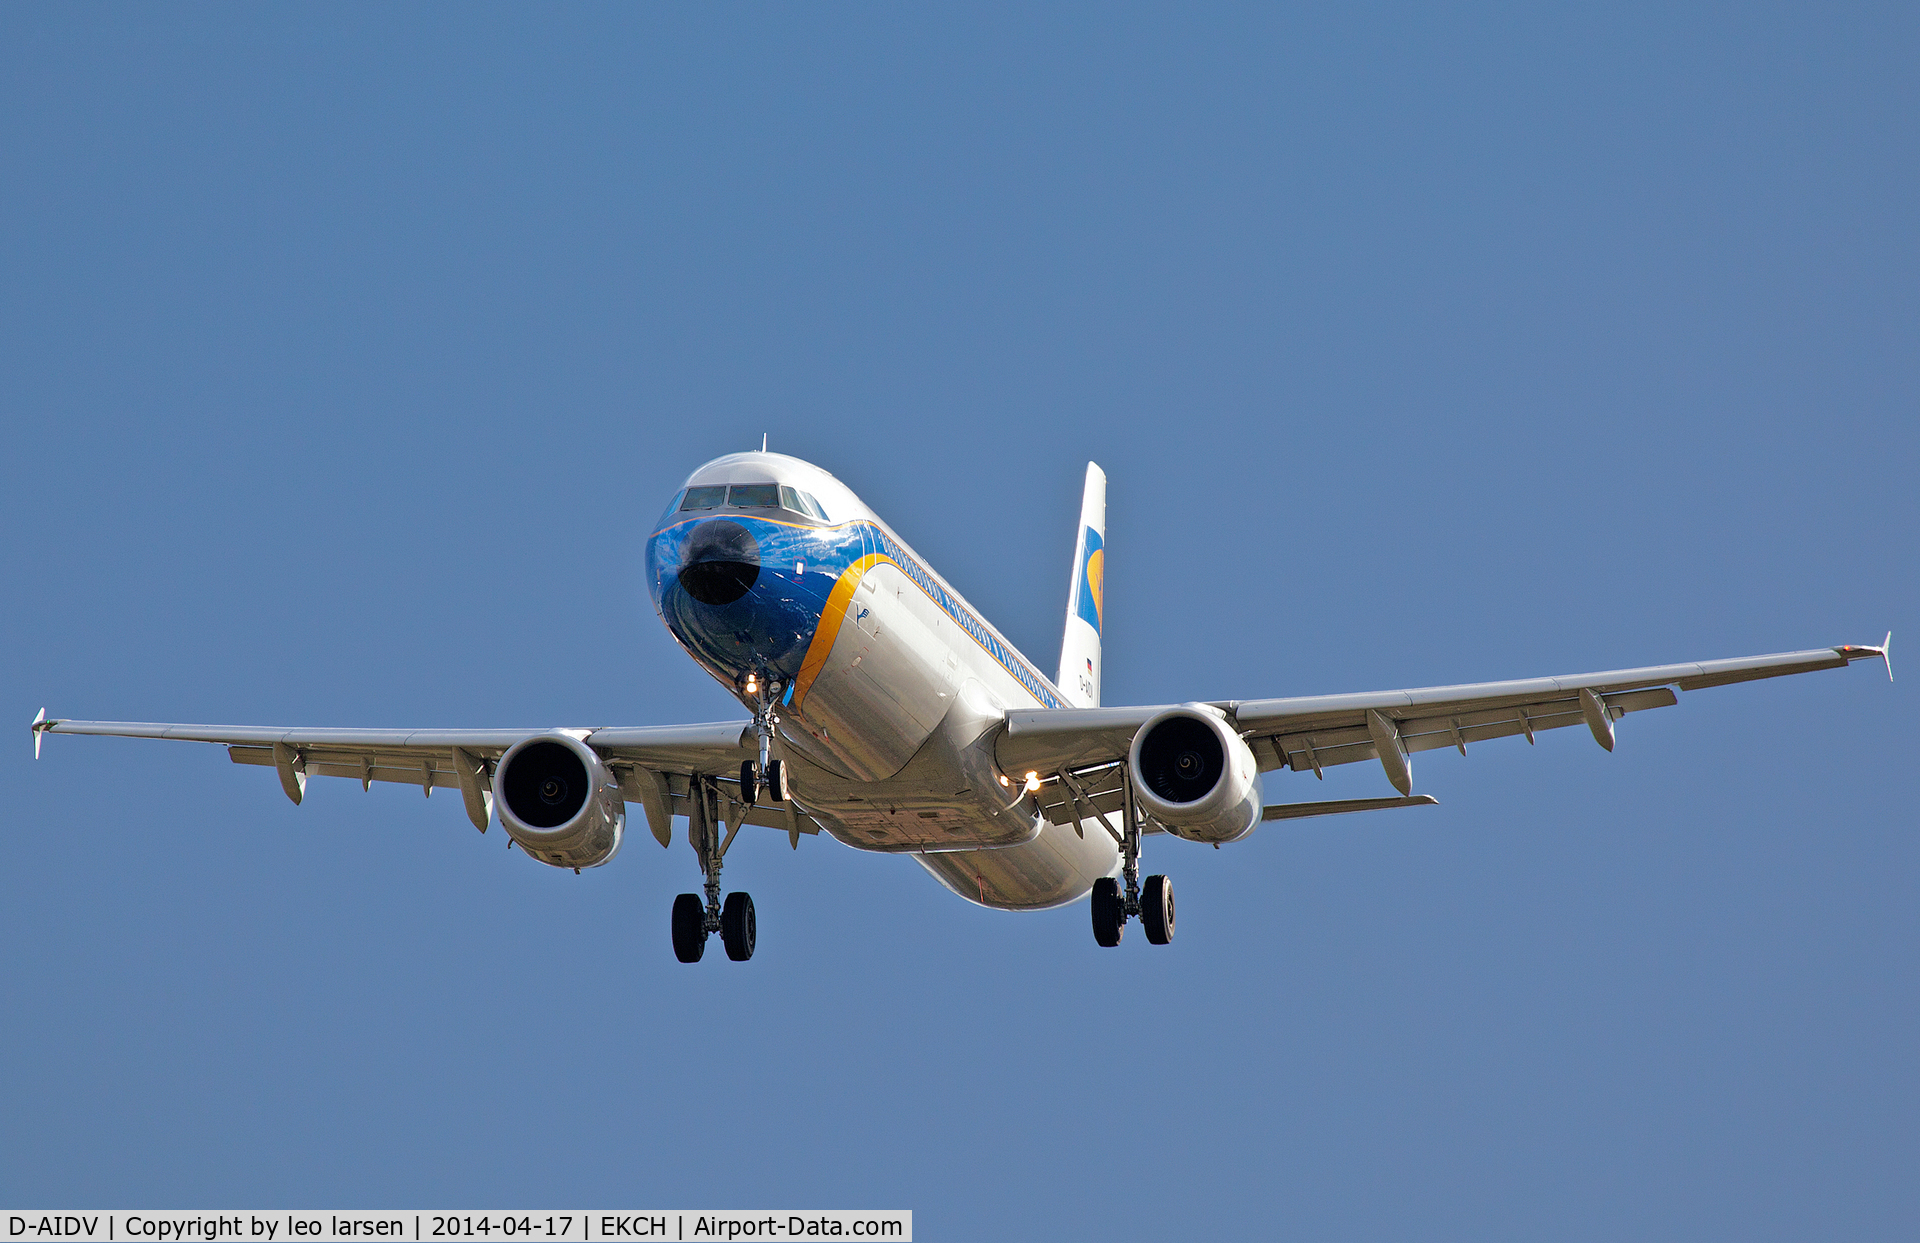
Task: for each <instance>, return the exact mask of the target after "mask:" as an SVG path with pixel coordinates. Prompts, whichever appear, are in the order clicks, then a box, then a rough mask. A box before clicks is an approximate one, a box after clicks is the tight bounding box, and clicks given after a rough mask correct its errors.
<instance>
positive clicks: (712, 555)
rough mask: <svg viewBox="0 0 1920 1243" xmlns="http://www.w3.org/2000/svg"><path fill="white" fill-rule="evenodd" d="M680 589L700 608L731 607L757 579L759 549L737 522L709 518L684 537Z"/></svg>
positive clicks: (751, 534) (756, 543)
mask: <svg viewBox="0 0 1920 1243" xmlns="http://www.w3.org/2000/svg"><path fill="white" fill-rule="evenodd" d="M685 555H686V561H685V563H684V564H682V565H681V567H680V585H681V586H682V587H684V588H686V592H687V594H688V595H690V596H692V597H693V598H694V599H696V600H698V601H699V602H700V603H702V604H712V605H721V604H732V603H733V602H734V601H735V600H738V599H739V598H740V597H741V596H744V595H746V594H747V592H749V591H751V590H752V589H753V585H754V583H755V582H757V581H759V578H760V545H759V543H758V542H757V541H756V540H755V539H754V538H753V532H751V531H749V530H747V528H745V527H743V526H741V525H740V524H739V523H737V522H732V521H729V520H728V519H725V518H712V519H709V520H707V521H706V522H702V523H700V524H699V525H698V526H696V527H694V528H693V531H692V533H691V534H690V535H689V536H688V537H687V546H686V553H685Z"/></svg>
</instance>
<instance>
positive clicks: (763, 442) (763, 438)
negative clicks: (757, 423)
mask: <svg viewBox="0 0 1920 1243" xmlns="http://www.w3.org/2000/svg"><path fill="white" fill-rule="evenodd" d="M766 451H767V434H766V433H765V432H761V433H760V452H762V453H765V452H766Z"/></svg>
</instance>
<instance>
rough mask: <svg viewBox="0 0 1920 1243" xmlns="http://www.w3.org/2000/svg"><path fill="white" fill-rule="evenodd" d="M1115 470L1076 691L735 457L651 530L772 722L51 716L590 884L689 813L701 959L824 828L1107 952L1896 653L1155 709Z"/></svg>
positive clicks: (674, 630)
mask: <svg viewBox="0 0 1920 1243" xmlns="http://www.w3.org/2000/svg"><path fill="white" fill-rule="evenodd" d="M1106 491H1107V480H1106V475H1105V473H1104V472H1103V471H1102V470H1101V469H1100V467H1099V466H1098V465H1097V464H1095V463H1091V462H1090V463H1088V465H1087V471H1086V483H1085V488H1084V491H1083V493H1082V498H1081V506H1080V522H1079V531H1078V538H1077V540H1076V545H1075V551H1074V558H1073V566H1072V578H1071V582H1070V586H1069V589H1068V593H1067V608H1066V624H1065V630H1064V633H1063V636H1062V639H1061V645H1060V662H1059V665H1058V667H1057V671H1056V673H1055V674H1054V676H1052V677H1048V676H1047V675H1046V674H1045V673H1043V672H1042V671H1041V670H1040V669H1039V668H1038V667H1037V666H1035V665H1034V664H1033V662H1031V661H1029V660H1028V659H1027V658H1026V657H1025V656H1023V655H1022V654H1021V653H1020V651H1019V650H1018V649H1017V648H1015V647H1014V645H1013V644H1012V643H1010V642H1008V640H1007V639H1006V637H1005V636H1004V635H1002V634H1001V633H1000V632H999V631H998V630H996V629H994V627H993V626H992V625H991V624H990V623H989V622H988V621H987V620H986V619H985V618H984V617H982V616H981V615H980V613H979V612H978V611H977V610H975V609H974V608H973V607H972V606H971V605H969V604H968V603H967V601H966V600H965V599H964V598H963V597H962V596H961V595H960V593H959V592H958V591H956V590H954V588H953V586H952V585H951V584H950V583H948V582H947V580H946V579H944V578H942V577H941V576H940V575H939V574H938V573H937V572H935V571H934V570H933V569H932V567H931V566H929V565H928V564H927V562H926V561H925V560H924V559H923V558H921V557H920V556H919V555H918V554H917V553H915V552H914V551H913V549H911V548H909V547H908V546H907V543H906V541H904V540H902V539H901V538H900V537H899V535H898V534H896V533H895V532H894V530H893V528H892V527H890V526H888V525H887V524H886V523H885V522H884V521H882V520H881V518H880V517H879V515H877V514H875V513H874V512H873V511H872V510H871V509H869V508H868V507H867V506H866V505H865V504H863V503H862V502H861V500H860V498H859V497H857V496H856V495H854V493H853V492H852V491H851V490H850V489H849V488H847V487H846V486H845V485H843V484H842V483H841V482H840V481H839V480H837V479H835V478H834V477H833V475H831V474H830V473H828V472H827V471H826V470H823V469H822V468H820V467H818V466H815V465H812V464H810V463H808V462H804V461H801V460H800V459H798V458H794V457H788V456H784V455H781V454H777V453H770V452H766V451H765V445H764V444H763V445H762V448H761V451H759V452H749V453H736V454H731V455H728V456H725V457H721V458H717V459H715V460H713V461H711V462H708V463H707V464H706V465H704V466H702V467H700V468H699V469H698V470H695V471H694V472H693V473H692V474H691V475H689V476H688V477H687V480H686V483H685V485H684V486H682V487H681V488H680V490H679V491H678V492H676V493H675V494H674V497H673V500H672V501H671V502H670V503H669V504H668V506H667V508H666V512H665V513H664V514H663V515H662V516H661V518H660V521H659V522H658V523H657V524H656V525H655V526H654V529H653V531H652V534H651V535H650V536H649V537H648V539H647V542H646V560H645V565H646V575H647V585H648V588H649V590H650V592H651V594H652V598H653V604H654V608H655V610H656V611H657V612H658V613H659V615H660V618H661V619H662V621H664V622H665V624H666V627H667V630H668V632H669V633H670V634H671V635H672V636H673V638H674V640H675V641H676V642H677V643H679V645H680V646H681V648H683V649H684V650H685V651H686V653H687V655H688V656H690V657H692V659H693V660H694V661H695V662H696V663H698V664H699V665H700V667H701V668H703V669H705V670H706V671H707V672H708V673H710V674H711V675H713V677H714V678H715V679H717V680H718V681H719V682H720V683H721V684H722V685H724V686H725V687H726V688H727V689H728V690H729V691H730V692H731V693H732V694H733V696H734V698H735V699H737V700H738V701H739V703H740V704H741V706H742V707H744V708H745V709H746V710H747V711H748V712H749V713H751V717H752V719H751V720H749V721H745V722H742V721H739V720H733V721H722V722H715V723H711V724H698V725H666V726H637V727H629V726H613V727H604V728H565V729H424V730H411V729H303V728H287V727H281V726H271V727H265V726H225V725H179V724H165V723H137V722H122V721H76V720H64V719H62V720H54V719H49V718H48V717H47V715H46V711H45V709H42V710H41V712H40V714H39V715H38V716H36V717H35V718H34V720H33V735H34V756H35V758H36V759H37V758H38V757H39V754H40V745H41V742H42V740H43V739H44V738H45V736H46V735H48V734H90V735H105V736H110V737H125V738H171V739H183V740H188V741H195V742H204V743H215V744H218V745H221V746H224V747H226V748H227V751H228V755H229V756H230V758H231V759H232V761H233V762H234V763H236V764H251V765H258V766H260V767H263V768H272V769H274V770H275V771H276V773H277V774H278V776H279V779H280V787H281V789H282V790H284V791H285V792H286V795H287V797H288V798H290V799H292V800H293V802H294V803H296V804H298V803H299V802H300V801H301V799H302V797H303V795H304V794H305V791H306V787H307V780H308V778H310V777H314V776H326V777H349V778H352V777H357V778H359V780H360V783H361V786H362V788H363V789H366V788H370V787H371V785H372V783H373V782H375V781H388V782H398V783H401V784H412V785H418V786H420V787H421V789H422V790H423V791H424V792H425V794H426V795H427V796H429V797H431V796H432V794H433V791H434V789H435V788H436V787H437V788H440V789H449V790H458V791H459V792H460V797H461V799H462V800H463V802H464V804H465V808H466V812H467V815H468V817H469V818H470V819H471V821H472V823H473V826H474V827H475V828H477V829H478V830H480V832H482V833H485V832H486V831H487V828H488V826H489V824H490V823H492V821H493V819H494V818H495V817H496V816H497V817H498V819H499V821H500V825H501V827H502V828H503V829H504V830H505V832H506V835H507V837H508V838H509V839H510V840H509V843H508V845H509V848H511V847H512V846H515V845H517V846H519V847H520V848H521V850H522V851H523V852H524V853H525V854H526V855H527V856H528V857H530V858H532V859H536V860H538V861H539V862H541V863H544V864H547V865H549V866H552V867H557V868H572V869H573V870H574V871H575V872H576V873H579V872H581V871H582V870H583V869H586V868H593V867H600V866H602V865H604V864H606V863H607V862H608V861H610V860H611V859H612V858H613V857H614V856H615V855H616V854H617V853H618V852H619V850H620V846H621V842H622V840H623V836H624V833H625V829H626V815H627V812H626V809H627V805H628V804H638V805H639V806H640V808H641V809H642V811H643V813H644V814H645V817H646V822H647V827H648V828H649V829H650V830H651V831H652V834H653V836H654V837H655V838H656V839H657V840H658V841H659V843H660V845H661V846H663V847H666V846H669V845H670V844H671V842H672V840H673V829H674V821H675V819H676V818H683V819H684V820H685V821H686V824H687V830H686V840H687V842H688V843H689V844H690V845H691V846H692V848H693V851H694V853H695V856H696V858H697V861H698V863H699V867H700V871H701V875H702V878H703V882H704V884H703V892H701V893H698V894H694V893H683V894H681V895H679V896H678V897H677V898H675V900H674V903H673V910H672V918H671V931H672V941H673V949H674V954H675V956H676V957H677V958H678V959H679V960H680V961H681V962H686V963H691V962H697V961H699V960H700V958H701V956H702V955H703V953H704V952H705V947H706V943H707V941H708V940H709V939H710V938H711V937H712V936H713V934H715V933H718V934H719V935H720V939H721V943H722V945H723V946H724V948H725V950H726V954H727V957H728V958H730V959H733V960H735V961H744V960H747V959H749V958H751V957H752V956H753V952H754V946H755V944H756V941H757V938H758V931H757V924H756V921H755V917H754V909H753V899H752V898H751V897H750V896H749V895H748V894H747V893H745V892H744V891H738V890H736V891H734V892H731V893H727V894H726V895H725V898H724V901H723V900H722V896H721V894H722V890H721V883H720V878H721V870H722V866H723V864H724V861H725V859H726V856H727V851H728V849H729V848H730V847H731V846H732V844H733V841H734V837H735V835H736V834H738V833H739V831H740V829H741V827H742V826H743V825H755V826H762V827H769V828H773V829H776V830H785V832H786V833H787V835H788V841H789V843H790V844H791V845H792V846H793V847H794V848H795V849H798V847H799V844H800V839H801V837H802V836H808V835H814V836H817V835H818V834H820V833H822V832H824V833H826V834H827V835H828V836H830V837H832V838H833V839H835V840H837V841H839V842H841V843H844V844H845V845H848V846H851V847H853V848H855V849H857V850H865V851H876V852H880V853H888V854H906V855H910V856H912V857H913V858H914V859H915V860H916V861H917V862H919V863H920V865H921V866H923V867H925V868H926V869H927V871H929V872H931V873H932V874H933V875H934V877H935V878H937V879H938V880H939V881H940V882H941V883H942V884H944V885H945V886H946V887H947V888H948V889H951V890H952V891H953V892H954V893H957V894H959V895H960V896H961V897H963V898H965V899H967V900H968V901H970V902H976V903H978V904H980V905H982V906H986V907H992V908H997V909H1001V910H1014V911H1019V910H1041V909H1047V908H1052V907H1058V906H1063V905H1065V904H1067V903H1070V902H1075V901H1078V900H1079V899H1081V898H1083V897H1087V896H1088V895H1089V894H1090V895H1091V898H1092V900H1091V902H1090V907H1091V914H1092V922H1093V935H1094V939H1095V941H1096V942H1097V943H1098V944H1100V945H1102V946H1109V947H1111V946H1115V945H1118V944H1119V943H1120V941H1121V938H1122V935H1123V934H1124V932H1125V929H1126V925H1127V924H1128V922H1129V921H1131V920H1134V919H1138V920H1139V921H1140V924H1141V926H1142V928H1143V930H1144V932H1145V934H1146V938H1147V940H1148V941H1149V942H1150V943H1152V944H1155V945H1165V944H1167V943H1168V942H1170V941H1171V940H1172V938H1173V933H1174V901H1173V885H1172V883H1171V882H1170V881H1169V880H1168V879H1167V877H1166V876H1165V875H1162V874H1154V875H1149V876H1146V877H1145V878H1142V877H1141V875H1140V864H1141V855H1142V847H1143V843H1144V840H1145V839H1146V838H1147V837H1150V836H1154V835H1157V834H1167V835H1171V836H1174V837H1178V838H1183V839H1186V840H1188V841H1194V842H1205V843H1208V844H1210V845H1212V846H1214V847H1215V848H1218V847H1219V846H1221V845H1223V844H1226V843H1229V842H1235V841H1239V840H1241V839H1243V838H1245V837H1246V836H1247V835H1248V834H1250V833H1252V832H1253V830H1254V829H1255V828H1257V827H1259V826H1260V825H1261V824H1263V823H1266V822H1268V821H1274V820H1288V819H1294V818H1298V817H1305V816H1321V815H1336V814H1346V813H1353V812H1361V811H1374V810H1382V809H1387V808H1400V807H1414V806H1421V805H1431V804H1433V803H1435V802H1437V801H1438V800H1436V799H1434V798H1433V797H1432V796H1430V795H1425V794H1415V793H1414V792H1413V757H1414V756H1415V755H1416V754H1417V753H1419V752H1422V751H1428V750H1435V749H1439V748H1444V747H1454V748H1457V749H1458V750H1459V751H1460V753H1461V754H1462V755H1465V754H1466V750H1467V746H1468V744H1470V743H1481V742H1486V741H1488V740H1490V739H1495V738H1504V737H1512V736H1517V735H1525V737H1526V739H1527V741H1528V742H1529V743H1532V742H1533V740H1534V736H1535V735H1536V734H1538V733H1539V732H1540V731H1542V730H1549V729H1559V728H1562V727H1572V726H1580V725H1584V726H1585V727H1586V728H1587V729H1588V730H1589V731H1591V733H1592V735H1593V738H1594V741H1595V742H1597V743H1598V744H1599V745H1600V746H1601V747H1603V748H1605V749H1606V750H1608V751H1611V750H1613V747H1614V741H1615V735H1616V729H1617V725H1618V722H1619V721H1620V720H1621V719H1622V718H1623V717H1624V716H1626V715H1627V714H1628V713H1631V712H1641V711H1644V710H1647V709H1650V708H1660V707H1668V706H1671V705H1673V704H1675V703H1677V702H1678V695H1677V694H1676V691H1694V690H1701V689H1704V688H1707V687H1713V686H1725V685H1728V684H1730V683H1734V682H1744V681H1749V680H1753V679H1757V678H1771V677H1780V676H1783V675H1786V674H1793V673H1806V672H1810V671H1812V670H1816V669H1835V668H1842V667H1845V666H1846V665H1848V664H1851V663H1852V662H1853V661H1856V660H1866V659H1878V660H1880V661H1882V662H1883V663H1884V664H1885V665H1886V669H1887V677H1888V678H1889V680H1891V678H1892V677H1893V661H1892V656H1891V651H1892V644H1893V635H1892V633H1891V632H1889V633H1888V635H1887V637H1886V639H1885V640H1883V641H1882V642H1881V643H1880V645H1878V646H1863V645H1853V644H1847V645H1842V646H1839V647H1825V648H1815V649H1812V650H1809V651H1800V652H1784V653H1778V654H1774V655H1768V656H1753V657H1745V658H1740V659H1733V660H1712V661H1703V662H1698V663H1690V664H1675V665H1657V666H1652V667H1649V668H1644V669H1617V670H1612V671H1608V672H1601V673H1587V674H1578V675H1574V676H1571V677H1550V678H1531V679H1524V680H1520V681H1508V682H1486V683H1479V684H1474V685H1462V686H1440V687H1425V688H1420V689H1414V690H1390V691H1373V692H1365V693H1360V694H1341V695H1314V696H1305V697H1298V698H1289V699H1253V700H1228V701H1217V702H1190V703H1178V704H1155V705H1143V706H1128V707H1108V706H1104V705H1102V704H1101V702H1100V684H1101V650H1100V645H1101V631H1102V627H1103V622H1104V618H1105V611H1106V602H1105V596H1104V592H1103V588H1104V568H1105V559H1106V548H1105V532H1106V500H1107V497H1106ZM1368 760H1372V761H1375V762H1377V763H1378V764H1379V765H1380V767H1381V769H1382V771H1383V773H1384V774H1385V776H1386V779H1387V781H1388V782H1389V783H1390V784H1391V785H1392V787H1393V788H1394V789H1395V790H1396V791H1398V794H1397V796H1389V797H1381V798H1365V799H1341V800H1330V801H1322V802H1300V803H1277V804H1267V803H1266V802H1265V801H1264V795H1263V791H1262V783H1261V774H1262V773H1266V772H1272V771H1274V770H1276V769H1290V770H1292V771H1293V772H1296V773H1304V772H1312V773H1313V774H1314V775H1315V776H1316V777H1319V776H1322V775H1323V774H1324V770H1325V769H1327V768H1329V767H1331V766H1333V765H1336V764H1351V763H1361V762H1364V761H1368Z"/></svg>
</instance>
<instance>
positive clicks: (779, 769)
mask: <svg viewBox="0 0 1920 1243" xmlns="http://www.w3.org/2000/svg"><path fill="white" fill-rule="evenodd" d="M785 770H786V766H785V765H784V764H782V763H781V762H780V761H779V760H774V761H772V762H771V763H770V764H767V765H766V766H765V767H764V768H761V767H759V766H757V765H755V764H754V762H753V761H752V760H748V761H746V762H745V763H743V764H741V765H740V803H741V807H742V809H744V808H747V807H751V806H753V804H754V801H755V799H756V798H757V797H758V796H759V795H760V794H762V793H764V794H766V795H767V797H768V799H769V800H771V801H773V802H780V803H784V802H785V801H786V799H787V778H786V771H785ZM691 792H692V794H693V796H694V797H693V800H692V802H693V806H692V808H691V813H690V815H689V816H688V818H687V833H688V836H689V837H691V838H692V839H693V848H694V851H695V853H697V854H698V855H699V856H700V870H701V872H702V873H703V874H704V875H705V876H706V885H705V890H706V893H705V897H704V899H703V898H702V896H701V895H700V894H697V893H683V894H681V895H680V896H679V897H677V898H675V899H674V900H673V956H674V957H675V958H678V959H679V960H680V961H681V962H699V961H700V959H701V957H702V956H703V955H704V954H705V953H706V952H707V938H708V937H710V936H712V935H713V934H714V933H716V932H717V933H719V934H720V943H721V944H722V945H723V946H725V947H726V950H727V957H728V958H730V959H732V960H733V961H734V962H745V961H747V960H748V959H749V958H752V957H753V946H754V942H755V940H757V931H758V930H757V927H756V923H755V920H754V916H753V898H752V896H751V895H749V894H747V893H746V892H744V891H735V892H733V893H730V894H728V895H727V898H726V901H725V902H722V901H721V900H720V868H721V866H722V864H723V863H724V861H725V860H726V857H727V848H728V847H730V846H732V845H733V838H734V835H735V834H736V833H738V832H739V831H740V818H739V812H735V813H734V823H733V824H732V825H731V826H728V828H727V835H726V838H725V839H724V840H722V838H721V836H720V828H721V824H722V821H721V818H720V792H719V790H718V789H717V788H715V786H714V783H713V780H712V778H710V777H695V778H693V782H692V791H691Z"/></svg>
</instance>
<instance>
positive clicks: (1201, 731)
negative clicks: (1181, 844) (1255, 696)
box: [1127, 704, 1261, 843]
mask: <svg viewBox="0 0 1920 1243" xmlns="http://www.w3.org/2000/svg"><path fill="white" fill-rule="evenodd" d="M1127 768H1128V771H1129V772H1130V774H1131V775H1132V777H1133V796H1134V798H1135V800H1137V801H1138V802H1139V804H1140V806H1141V807H1143V808H1145V809H1146V811H1147V812H1148V813H1149V814H1151V815H1152V816H1153V818H1154V819H1155V820H1158V821H1159V822H1160V823H1161V824H1164V825H1165V826H1167V831H1168V832H1170V833H1172V834H1173V835H1174V836H1176V837H1184V838H1186V839H1187V840H1188V841H1192V842H1214V843H1219V842H1231V841H1237V840H1239V839H1240V838H1242V837H1245V836H1246V835H1247V834H1248V833H1251V832H1252V831H1253V827H1254V826H1255V825H1257V824H1259V823H1260V799H1261V793H1260V766H1259V764H1257V763H1256V762H1255V761H1254V758H1253V752H1252V751H1251V750H1249V749H1248V747H1247V744H1246V743H1245V742H1244V741H1243V740H1242V739H1241V737H1240V735H1239V734H1237V733H1235V732H1234V731H1233V729H1232V728H1231V727H1230V726H1229V725H1228V724H1227V721H1226V718H1225V716H1223V715H1222V714H1221V713H1220V712H1219V711H1218V710H1216V709H1214V708H1210V707H1208V706H1207V705H1205V704H1187V705H1185V706H1183V707H1179V708H1168V709H1167V710H1166V711H1165V712H1162V713H1159V714H1158V715H1156V716H1153V717H1151V718H1149V719H1148V721H1147V723H1146V724H1144V725H1142V726H1141V727H1140V730H1139V732H1138V733H1136V734H1134V736H1133V746H1132V747H1131V748H1129V749H1128V751H1127Z"/></svg>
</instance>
